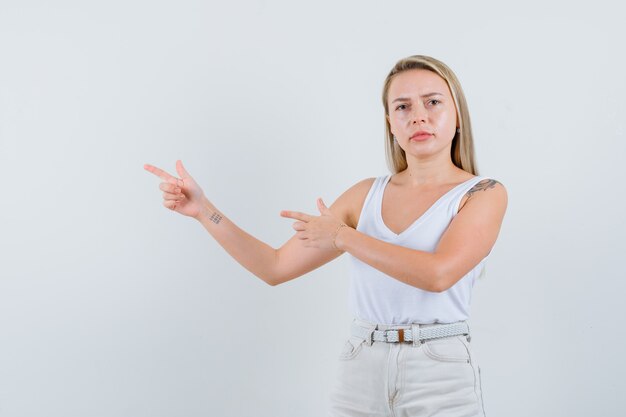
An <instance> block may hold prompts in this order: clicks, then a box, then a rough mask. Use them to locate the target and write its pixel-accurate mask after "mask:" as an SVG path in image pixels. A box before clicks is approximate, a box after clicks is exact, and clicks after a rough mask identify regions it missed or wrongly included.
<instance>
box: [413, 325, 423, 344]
mask: <svg viewBox="0 0 626 417" xmlns="http://www.w3.org/2000/svg"><path fill="white" fill-rule="evenodd" d="M411 338H412V339H413V346H414V347H420V346H421V345H422V341H421V340H420V325H419V324H418V323H412V324H411Z"/></svg>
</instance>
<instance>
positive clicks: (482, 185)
mask: <svg viewBox="0 0 626 417" xmlns="http://www.w3.org/2000/svg"><path fill="white" fill-rule="evenodd" d="M496 184H500V185H502V183H500V182H498V181H496V180H492V179H484V180H482V181H480V182H478V183H476V185H474V186H473V187H472V188H471V189H470V190H469V191H468V192H467V198H468V199H470V198H471V197H472V194H474V193H477V192H478V191H481V190H482V191H485V190H488V189H489V188H493V187H495V186H496Z"/></svg>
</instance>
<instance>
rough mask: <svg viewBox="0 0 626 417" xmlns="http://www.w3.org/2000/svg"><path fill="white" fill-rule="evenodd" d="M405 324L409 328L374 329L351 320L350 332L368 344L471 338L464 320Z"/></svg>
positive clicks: (418, 342)
mask: <svg viewBox="0 0 626 417" xmlns="http://www.w3.org/2000/svg"><path fill="white" fill-rule="evenodd" d="M407 326H410V328H407V329H387V330H376V329H375V327H376V325H372V326H370V327H369V328H368V327H363V326H360V325H358V324H356V323H355V322H352V326H351V333H352V335H353V336H357V337H361V338H363V339H365V341H366V342H367V344H368V345H370V346H371V344H372V342H387V343H402V342H411V343H413V344H414V345H421V344H422V342H424V341H426V340H431V339H439V338H442V337H450V336H459V335H464V336H467V340H468V341H470V340H471V337H470V333H469V325H468V324H467V322H466V321H459V322H456V323H449V324H436V325H429V326H428V327H421V326H423V325H420V324H417V323H414V324H410V325H407Z"/></svg>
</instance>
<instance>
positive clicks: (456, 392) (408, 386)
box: [330, 319, 485, 417]
mask: <svg viewBox="0 0 626 417" xmlns="http://www.w3.org/2000/svg"><path fill="white" fill-rule="evenodd" d="M354 322H355V323H356V324H358V325H360V326H362V327H366V328H368V327H369V328H370V329H371V328H374V327H375V328H376V329H378V330H386V329H400V328H404V329H407V328H410V327H411V326H410V325H397V326H386V325H380V324H379V325H374V324H371V323H367V322H365V321H362V320H359V319H354ZM422 326H436V324H434V325H422ZM330 416H332V417H366V416H367V417H383V416H389V417H485V411H484V408H483V401H482V390H481V381H480V368H479V367H478V363H477V361H476V358H475V355H474V354H473V353H472V349H471V346H470V342H469V341H468V340H467V338H466V337H465V336H450V337H444V338H440V339H432V340H429V341H425V342H424V343H423V344H421V345H416V346H414V345H413V344H412V343H410V342H409V343H407V342H405V343H387V342H373V343H372V345H371V346H368V344H367V343H365V340H364V339H363V338H359V337H356V336H350V338H349V339H348V340H347V341H346V343H345V345H344V348H343V351H342V352H341V354H340V356H339V366H338V370H337V381H336V383H335V387H334V388H333V390H332V391H331V394H330Z"/></svg>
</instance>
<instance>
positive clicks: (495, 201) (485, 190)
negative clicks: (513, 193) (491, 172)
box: [463, 178, 508, 211]
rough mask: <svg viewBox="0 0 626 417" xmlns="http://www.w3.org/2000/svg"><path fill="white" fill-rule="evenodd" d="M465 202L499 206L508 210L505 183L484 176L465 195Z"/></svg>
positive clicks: (467, 203) (466, 203)
mask: <svg viewBox="0 0 626 417" xmlns="http://www.w3.org/2000/svg"><path fill="white" fill-rule="evenodd" d="M464 200H465V204H463V206H466V205H469V204H472V205H488V206H492V207H493V206H497V207H499V208H500V209H501V210H502V211H504V210H506V206H507V204H508V194H507V191H506V188H505V187H504V184H502V183H501V182H500V181H498V180H496V179H493V178H484V179H482V180H480V181H478V182H477V183H476V184H475V185H474V186H473V187H472V188H470V189H469V190H468V191H467V193H466V194H465V196H464Z"/></svg>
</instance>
